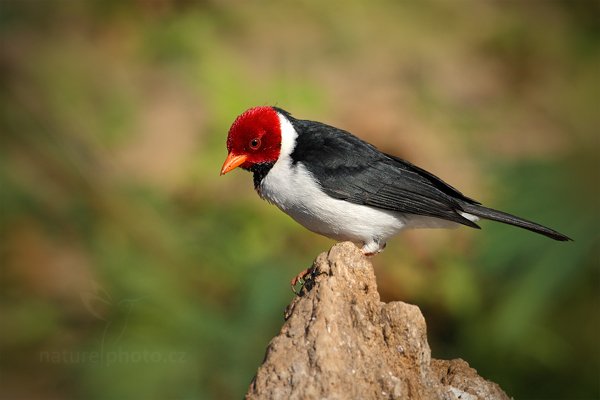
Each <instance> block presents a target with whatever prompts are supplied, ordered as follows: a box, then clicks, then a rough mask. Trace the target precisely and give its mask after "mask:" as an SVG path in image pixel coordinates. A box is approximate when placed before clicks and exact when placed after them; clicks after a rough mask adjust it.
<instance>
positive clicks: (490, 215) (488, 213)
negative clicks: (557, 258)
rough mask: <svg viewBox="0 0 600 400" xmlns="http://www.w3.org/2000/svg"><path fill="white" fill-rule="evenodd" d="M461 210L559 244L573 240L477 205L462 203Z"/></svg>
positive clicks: (512, 216)
mask: <svg viewBox="0 0 600 400" xmlns="http://www.w3.org/2000/svg"><path fill="white" fill-rule="evenodd" d="M461 205H462V209H463V210H464V211H465V212H467V213H469V214H472V215H476V216H478V217H481V218H485V219H491V220H493V221H498V222H502V223H505V224H509V225H513V226H518V227H519V228H523V229H527V230H530V231H532V232H535V233H539V234H541V235H544V236H548V237H549V238H551V239H554V240H560V241H561V242H565V241H568V240H573V239H571V238H570V237H568V236H565V235H563V234H562V233H559V232H556V231H555V230H554V229H550V228H546V227H545V226H542V225H540V224H536V223H535V222H531V221H528V220H526V219H523V218H519V217H515V216H514V215H511V214H508V213H505V212H502V211H498V210H493V209H491V208H487V207H484V206H481V205H479V204H469V203H466V204H465V203H463V204H461Z"/></svg>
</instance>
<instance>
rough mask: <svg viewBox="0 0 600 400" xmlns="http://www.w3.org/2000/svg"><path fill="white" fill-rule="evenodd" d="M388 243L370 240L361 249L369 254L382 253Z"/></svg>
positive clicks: (368, 255)
mask: <svg viewBox="0 0 600 400" xmlns="http://www.w3.org/2000/svg"><path fill="white" fill-rule="evenodd" d="M386 245H387V243H383V244H381V243H378V242H370V243H365V245H364V246H363V247H362V249H360V251H362V253H363V254H364V255H365V256H367V257H370V256H374V255H375V254H377V253H381V252H382V251H383V249H385V246H386Z"/></svg>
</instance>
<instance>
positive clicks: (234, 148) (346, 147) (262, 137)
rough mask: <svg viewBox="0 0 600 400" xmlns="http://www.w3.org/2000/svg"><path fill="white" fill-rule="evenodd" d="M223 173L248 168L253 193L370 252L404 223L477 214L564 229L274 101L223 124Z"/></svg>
mask: <svg viewBox="0 0 600 400" xmlns="http://www.w3.org/2000/svg"><path fill="white" fill-rule="evenodd" d="M227 151H228V152H229V154H228V155H227V159H226V160H225V163H224V164H223V167H222V169H221V175H223V174H226V173H227V172H229V171H231V170H232V169H234V168H236V167H242V168H243V169H245V170H248V171H252V172H253V173H254V188H255V189H256V191H257V192H258V194H259V195H260V196H261V197H262V198H263V199H265V200H267V201H268V202H270V203H273V204H275V205H276V206H277V207H279V208H280V209H281V210H282V211H283V212H285V213H286V214H288V215H289V216H291V217H292V218H293V219H295V220H296V221H297V222H299V223H300V224H302V225H304V226H305V227H306V228H308V229H310V230H311V231H313V232H316V233H319V234H321V235H324V236H327V237H329V238H332V239H335V240H350V241H353V242H355V243H360V244H362V252H363V253H364V254H367V255H372V254H375V253H378V252H380V251H381V250H383V248H384V247H385V243H386V241H387V240H388V239H389V238H390V237H391V236H393V235H395V234H397V233H398V232H399V231H401V230H402V229H405V228H435V227H452V226H458V224H462V225H466V226H470V227H472V228H478V229H479V226H478V225H477V224H476V223H475V222H476V221H477V220H479V218H485V219H490V220H494V221H499V222H503V223H505V224H510V225H514V226H518V227H521V228H524V229H528V230H530V231H533V232H536V233H540V234H542V235H545V236H548V237H549V238H552V239H555V240H561V241H566V240H571V239H570V238H568V237H567V236H565V235H563V234H561V233H559V232H557V231H555V230H552V229H550V228H546V227H545V226H542V225H539V224H536V223H534V222H531V221H527V220H525V219H522V218H519V217H516V216H514V215H511V214H507V213H505V212H502V211H497V210H493V209H491V208H487V207H484V206H482V205H481V204H480V203H479V202H477V201H475V200H473V199H470V198H468V197H466V196H465V195H463V194H462V193H460V192H459V191H458V190H456V189H455V188H453V187H452V186H450V185H448V184H447V183H445V182H444V181H442V180H441V179H440V178H438V177H437V176H435V175H433V174H431V173H429V172H427V171H425V170H423V169H421V168H419V167H417V166H415V165H413V164H411V163H409V162H408V161H404V160H402V159H400V158H398V157H394V156H392V155H389V154H385V153H382V152H380V151H379V150H377V149H376V148H375V147H374V146H373V145H371V144H369V143H366V142H364V141H362V140H361V139H359V138H357V137H356V136H354V135H352V134H350V133H349V132H346V131H344V130H342V129H338V128H334V127H332V126H329V125H326V124H322V123H320V122H314V121H306V120H300V119H296V118H293V117H292V116H291V115H290V113H288V112H287V111H284V110H282V109H280V108H277V107H255V108H251V109H249V110H247V111H246V112H244V113H243V114H241V115H240V116H239V117H237V119H236V120H235V122H234V123H233V125H232V126H231V128H230V130H229V135H228V137H227Z"/></svg>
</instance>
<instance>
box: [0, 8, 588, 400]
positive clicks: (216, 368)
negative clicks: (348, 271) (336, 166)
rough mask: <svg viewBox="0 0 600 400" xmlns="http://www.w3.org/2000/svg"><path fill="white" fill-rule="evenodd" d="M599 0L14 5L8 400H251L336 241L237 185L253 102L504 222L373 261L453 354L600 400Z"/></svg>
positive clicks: (385, 286)
mask: <svg viewBox="0 0 600 400" xmlns="http://www.w3.org/2000/svg"><path fill="white" fill-rule="evenodd" d="M598 4H599V3H598V2H595V1H592V0H590V1H585V0H582V1H568V0H565V1H541V0H539V1H535V0H529V1H508V2H507V1H481V2H479V1H460V0H456V1H454V0H453V1H450V0H446V1H443V0H441V1H426V2H409V1H402V2H397V1H376V2H362V1H358V0H347V1H343V2H342V1H333V2H324V1H322V2H319V1H297V2H278V1H262V2H244V1H235V0H229V1H210V0H209V1H200V2H187V1H173V2H171V1H169V2H167V1H133V2H123V1H104V0H97V1H75V0H73V1H68V0H58V1H44V0H35V1H32V0H29V1H17V0H14V1H12V0H2V1H1V2H0V40H1V48H0V84H1V90H0V140H1V142H0V201H1V203H0V206H1V209H0V229H1V235H2V236H1V240H0V249H1V252H0V257H1V258H0V264H1V266H0V271H1V275H0V318H1V320H0V352H1V354H0V356H1V357H0V368H1V370H0V398H3V399H28V400H30V399H75V398H81V399H84V398H85V399H101V400H103V399H136V398H139V399H142V398H143V399H166V398H168V399H234V398H240V397H242V396H243V394H244V393H245V390H246V388H247V386H248V384H249V382H250V380H251V378H252V377H253V374H254V372H255V370H256V367H257V366H258V365H259V364H260V362H261V361H262V358H263V356H264V351H265V348H266V346H267V344H268V341H269V340H270V338H271V337H272V336H273V335H275V334H276V333H277V332H278V329H279V327H280V326H281V324H282V322H283V311H284V308H285V306H286V305H287V304H288V302H289V301H290V299H291V298H292V293H291V291H290V289H289V286H288V282H289V279H290V278H291V277H292V276H294V275H295V274H296V273H297V272H298V271H300V270H302V269H303V268H305V267H307V266H309V265H310V264H311V262H312V260H313V258H314V257H315V256H316V255H317V254H318V253H319V252H321V251H324V250H327V249H328V248H329V246H331V244H332V243H333V242H332V241H330V240H328V239H325V238H321V237H318V236H317V235H315V234H312V233H310V232H308V231H306V230H304V228H302V227H300V226H299V225H297V224H295V223H294V222H293V221H292V220H291V219H290V218H289V217H287V216H286V215H284V214H283V213H281V212H280V211H278V210H277V209H276V208H274V207H272V206H270V205H268V204H267V203H265V202H262V201H261V200H260V199H259V198H258V196H256V194H255V193H254V191H253V188H252V179H251V176H250V175H249V174H247V173H244V172H242V171H238V172H234V173H231V174H228V175H227V176H225V177H219V169H220V167H221V164H222V162H223V160H224V157H225V155H226V150H225V138H226V135H227V131H228V128H229V125H230V124H231V122H232V121H233V119H234V118H235V117H236V116H237V115H238V114H240V113H241V112H242V111H244V110H245V109H246V108H249V107H251V106H255V105H278V106H280V107H282V108H285V109H287V110H289V111H291V112H292V113H293V114H294V115H295V116H296V117H300V118H307V119H314V120H319V121H323V122H326V123H329V124H332V125H336V126H339V127H342V128H345V129H347V130H350V131H352V132H354V133H356V134H358V135H359V136H361V137H362V138H364V139H366V140H369V141H371V142H372V143H374V144H376V145H377V146H378V147H379V148H380V149H382V150H384V151H386V152H390V153H394V154H397V155H399V156H402V157H404V158H406V159H408V160H410V161H412V162H414V163H417V164H418V165H421V166H423V167H425V168H426V169H429V170H431V171H432V172H434V173H436V174H437V175H439V176H440V177H442V178H443V179H445V180H447V181H449V182H450V183H451V184H453V185H454V186H457V187H459V188H460V189H461V190H462V191H463V192H464V193H465V194H467V195H469V196H472V197H475V198H477V199H480V200H481V201H483V202H484V203H485V204H487V205H489V206H493V207H496V208H500V209H503V210H506V211H509V212H513V213H515V214H517V215H522V216H525V217H528V218H530V219H533V220H535V221H539V222H542V223H545V224H547V225H549V226H551V227H553V228H555V229H557V230H559V231H561V232H564V233H566V234H568V235H570V236H572V237H573V238H574V239H575V242H572V243H558V242H553V241H551V240H548V239H546V238H544V237H541V236H537V235H534V234H532V233H529V232H527V231H521V230H518V229H515V228H511V227H507V226H502V225H500V224H494V223H486V222H483V223H482V226H483V230H482V231H475V230H470V229H467V228H460V229H457V230H453V231H436V230H427V231H413V232H407V233H405V234H402V235H400V237H397V238H395V239H393V240H391V241H390V243H388V247H387V249H386V251H385V252H384V253H383V254H381V255H378V256H377V257H376V258H374V259H373V262H374V264H375V268H376V273H377V277H378V280H379V289H380V292H381V295H382V299H383V300H385V301H392V300H403V301H406V302H410V303H414V304H418V305H419V306H420V307H421V309H422V310H423V313H424V314H425V317H426V319H427V321H428V327H429V340H430V344H431V347H432V351H433V356H434V357H437V358H456V357H461V358H464V359H466V360H468V361H469V362H470V364H471V365H472V366H473V367H474V368H476V369H477V370H478V371H479V373H480V374H482V375H483V376H484V377H486V378H488V379H491V380H493V381H495V382H497V383H499V384H500V385H501V386H502V387H503V388H504V389H505V390H506V391H507V392H508V393H509V394H510V395H512V396H514V397H515V398H520V399H528V398H553V399H559V398H560V399H575V398H586V399H587V398H598V397H599V396H600V389H599V376H600V375H599V373H600V371H599V359H600V354H599V345H598V338H599V337H600V322H599V319H600V307H599V306H600V298H599V287H600V286H599V285H600V283H599V282H600V279H599V268H598V267H599V253H598V244H599V240H598V239H599V237H598V225H599V223H600V218H599V212H598V204H599V200H600V196H599V189H598V187H599V182H600V177H599V171H600V163H599V157H598V156H599V146H598V144H599V135H598V133H599V130H600V110H599V104H600V96H599V92H600V73H599V71H600V28H599V21H600V8H599V6H598Z"/></svg>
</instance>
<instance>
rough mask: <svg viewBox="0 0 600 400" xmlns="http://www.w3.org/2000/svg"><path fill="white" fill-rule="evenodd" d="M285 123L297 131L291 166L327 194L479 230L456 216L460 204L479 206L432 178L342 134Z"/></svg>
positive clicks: (300, 123) (322, 127)
mask: <svg viewBox="0 0 600 400" xmlns="http://www.w3.org/2000/svg"><path fill="white" fill-rule="evenodd" d="M287 116H289V114H288V115H287ZM289 119H290V121H291V122H292V124H293V125H294V128H295V129H296V131H297V132H298V138H297V143H296V147H295V149H294V151H293V152H292V154H291V157H292V159H293V161H294V163H298V162H300V163H302V164H303V165H304V166H305V167H306V168H307V169H308V170H309V171H310V172H311V173H312V174H313V176H314V177H315V178H316V179H317V180H318V182H319V184H320V185H321V187H322V189H323V190H324V191H325V193H327V194H328V195H329V196H332V197H335V198H337V199H341V200H345V201H349V202H352V203H355V204H361V205H368V206H371V207H376V208H381V209H384V210H392V211H398V212H401V213H405V214H415V215H424V216H429V217H437V218H441V219H445V220H449V221H454V222H458V223H460V224H463V225H467V226H471V227H474V228H479V226H478V225H477V224H475V223H474V222H472V221H470V220H468V219H467V218H464V217H463V216H462V215H460V214H459V211H463V209H462V207H461V204H462V203H463V202H466V203H469V204H478V203H477V202H476V201H474V200H472V199H469V198H468V197H466V196H464V195H463V194H462V193H460V192H459V191H458V190H456V189H454V188H453V187H452V186H450V185H448V184H446V183H445V182H443V181H442V180H441V179H439V178H438V177H436V176H435V175H432V174H430V173H429V172H427V171H425V170H423V169H421V168H418V167H416V166H414V165H412V164H410V163H409V162H407V161H404V160H402V159H399V158H397V157H393V156H389V155H387V154H384V153H382V152H380V151H379V150H377V149H376V148H375V147H374V146H372V145H370V144H368V143H366V142H364V141H362V140H360V139H359V138H357V137H356V136H353V135H352V134H350V133H348V132H346V131H344V130H341V129H338V128H334V127H332V126H329V125H325V124H322V123H319V122H313V121H303V120H296V119H294V118H291V117H289Z"/></svg>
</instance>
